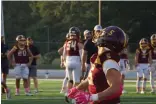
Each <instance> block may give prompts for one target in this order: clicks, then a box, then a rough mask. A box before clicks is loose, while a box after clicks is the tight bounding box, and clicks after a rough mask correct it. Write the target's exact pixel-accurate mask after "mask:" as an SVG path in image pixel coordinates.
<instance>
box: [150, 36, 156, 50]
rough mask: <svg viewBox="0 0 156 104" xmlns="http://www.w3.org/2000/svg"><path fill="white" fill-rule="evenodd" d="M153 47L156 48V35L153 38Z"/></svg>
mask: <svg viewBox="0 0 156 104" xmlns="http://www.w3.org/2000/svg"><path fill="white" fill-rule="evenodd" d="M151 46H152V47H156V34H153V35H152V36H151Z"/></svg>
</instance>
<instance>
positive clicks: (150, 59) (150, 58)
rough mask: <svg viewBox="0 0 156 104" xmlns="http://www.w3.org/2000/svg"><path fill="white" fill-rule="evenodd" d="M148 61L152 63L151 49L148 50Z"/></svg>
mask: <svg viewBox="0 0 156 104" xmlns="http://www.w3.org/2000/svg"><path fill="white" fill-rule="evenodd" d="M148 62H149V64H150V65H151V64H152V52H151V51H149V58H148Z"/></svg>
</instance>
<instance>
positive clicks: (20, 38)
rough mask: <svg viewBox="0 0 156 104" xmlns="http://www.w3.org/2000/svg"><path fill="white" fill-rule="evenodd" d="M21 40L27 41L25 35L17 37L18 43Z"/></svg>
mask: <svg viewBox="0 0 156 104" xmlns="http://www.w3.org/2000/svg"><path fill="white" fill-rule="evenodd" d="M20 40H26V39H25V37H24V35H18V36H17V37H16V41H20Z"/></svg>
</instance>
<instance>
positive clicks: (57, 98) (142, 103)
mask: <svg viewBox="0 0 156 104" xmlns="http://www.w3.org/2000/svg"><path fill="white" fill-rule="evenodd" d="M14 83H15V81H14V80H12V79H9V80H8V82H7V84H8V86H9V87H10V89H11V92H12V99H11V100H5V95H2V100H1V104H66V103H65V102H64V95H63V94H60V93H59V92H60V89H61V84H62V80H51V79H50V80H46V79H41V80H39V90H40V91H39V93H38V94H36V95H34V96H25V95H24V90H23V88H22V87H23V86H22V84H21V89H20V91H21V95H20V96H15V95H14V94H15V93H14V91H15V85H14ZM135 84H136V83H135V82H131V81H128V82H126V83H125V90H127V91H128V94H124V95H122V97H121V104H156V95H152V94H150V93H149V92H150V86H149V83H147V93H146V94H143V95H142V94H135ZM32 87H33V85H32ZM32 92H33V89H32Z"/></svg>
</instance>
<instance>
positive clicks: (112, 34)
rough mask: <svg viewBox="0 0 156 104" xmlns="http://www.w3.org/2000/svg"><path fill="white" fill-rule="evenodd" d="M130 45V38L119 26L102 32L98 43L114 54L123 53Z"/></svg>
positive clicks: (109, 27)
mask: <svg viewBox="0 0 156 104" xmlns="http://www.w3.org/2000/svg"><path fill="white" fill-rule="evenodd" d="M127 44H128V36H127V35H126V34H125V32H124V31H123V30H122V29H121V28H119V27H117V26H108V27H106V28H104V29H103V30H102V33H101V35H100V37H99V39H98V41H97V45H98V46H100V47H106V48H109V49H110V50H112V51H114V52H117V53H119V52H121V51H122V50H123V49H124V48H125V47H126V46H127Z"/></svg>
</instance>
